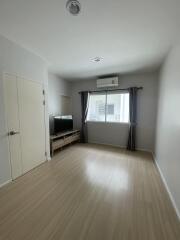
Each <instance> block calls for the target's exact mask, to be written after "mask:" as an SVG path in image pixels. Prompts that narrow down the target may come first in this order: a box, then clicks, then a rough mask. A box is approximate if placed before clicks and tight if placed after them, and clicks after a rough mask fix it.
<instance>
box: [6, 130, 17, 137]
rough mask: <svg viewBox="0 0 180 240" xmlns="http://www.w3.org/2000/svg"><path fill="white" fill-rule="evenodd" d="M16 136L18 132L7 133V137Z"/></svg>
mask: <svg viewBox="0 0 180 240" xmlns="http://www.w3.org/2000/svg"><path fill="white" fill-rule="evenodd" d="M16 134H19V132H15V131H10V132H9V133H8V135H9V136H13V135H16Z"/></svg>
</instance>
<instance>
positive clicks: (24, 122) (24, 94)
mask: <svg viewBox="0 0 180 240" xmlns="http://www.w3.org/2000/svg"><path fill="white" fill-rule="evenodd" d="M18 90H19V116H20V131H21V147H22V163H23V173H25V172H27V171H29V170H31V169H32V168H34V167H36V166H38V165H39V164H41V163H42V162H44V161H45V121H44V105H43V101H44V95H43V92H42V91H43V88H42V85H41V84H38V83H35V82H33V81H27V80H25V79H22V78H18Z"/></svg>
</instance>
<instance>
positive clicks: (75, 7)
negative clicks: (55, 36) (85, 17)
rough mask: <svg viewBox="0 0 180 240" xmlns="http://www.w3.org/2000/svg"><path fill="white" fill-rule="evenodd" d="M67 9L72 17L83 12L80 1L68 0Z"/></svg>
mask: <svg viewBox="0 0 180 240" xmlns="http://www.w3.org/2000/svg"><path fill="white" fill-rule="evenodd" d="M66 8H67V10H68V11H69V12H70V13H71V14H72V15H74V16H77V15H78V14H79V13H80V11H81V4H80V2H79V1H78V0H68V1H67V3H66Z"/></svg>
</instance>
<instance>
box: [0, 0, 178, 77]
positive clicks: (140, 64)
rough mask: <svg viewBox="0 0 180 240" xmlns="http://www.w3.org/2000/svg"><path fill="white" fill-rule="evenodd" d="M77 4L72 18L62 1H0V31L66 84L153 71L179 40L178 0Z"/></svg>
mask: <svg viewBox="0 0 180 240" xmlns="http://www.w3.org/2000/svg"><path fill="white" fill-rule="evenodd" d="M79 1H80V2H81V5H82V11H81V13H80V15H79V16H72V15H70V14H69V12H67V10H66V7H65V5H66V0H13V1H12V0H0V33H1V34H3V35H4V36H6V37H7V38H9V39H10V40H13V41H15V42H17V43H19V44H20V45H21V46H23V47H26V48H28V49H31V50H32V51H33V52H35V53H36V54H38V55H40V56H41V57H42V58H44V59H46V60H47V61H48V63H49V69H50V71H51V72H54V73H56V74H59V75H60V76H61V77H64V78H66V79H70V80H73V79H80V78H89V77H94V76H96V75H104V74H111V73H126V72H134V71H147V70H151V69H154V68H156V67H158V66H159V65H160V63H161V62H162V60H163V58H164V56H165V55H166V53H167V51H168V50H169V48H170V47H171V45H172V44H174V42H175V41H177V38H178V37H179V33H180V32H179V31H180V28H179V27H180V1H179V0H79ZM97 56H100V57H102V58H103V61H102V62H100V63H93V62H92V61H91V59H92V58H93V57H97Z"/></svg>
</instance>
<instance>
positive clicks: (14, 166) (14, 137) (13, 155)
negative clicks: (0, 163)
mask: <svg viewBox="0 0 180 240" xmlns="http://www.w3.org/2000/svg"><path fill="white" fill-rule="evenodd" d="M3 81H4V98H5V109H6V119H7V128H8V133H9V137H8V139H9V150H10V160H11V174H12V179H15V178H17V177H18V176H20V175H22V173H23V170H22V162H21V141H20V126H19V108H18V89H17V79H16V77H15V76H12V75H9V74H5V75H4V80H3ZM8 133H7V134H8ZM10 133H11V134H10Z"/></svg>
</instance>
